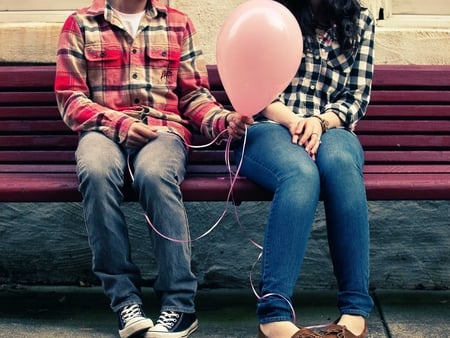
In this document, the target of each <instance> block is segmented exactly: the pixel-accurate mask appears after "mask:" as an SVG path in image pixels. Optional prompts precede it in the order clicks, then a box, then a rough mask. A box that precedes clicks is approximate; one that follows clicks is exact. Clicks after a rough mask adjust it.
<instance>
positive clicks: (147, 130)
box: [125, 122, 158, 148]
mask: <svg viewBox="0 0 450 338" xmlns="http://www.w3.org/2000/svg"><path fill="white" fill-rule="evenodd" d="M157 137H158V134H157V132H156V129H154V128H152V127H151V126H148V125H146V124H144V123H140V122H135V123H133V124H132V125H131V127H130V129H128V135H127V138H126V140H125V147H127V148H141V147H143V146H145V145H146V144H147V143H148V142H150V141H151V140H153V139H155V138H157Z"/></svg>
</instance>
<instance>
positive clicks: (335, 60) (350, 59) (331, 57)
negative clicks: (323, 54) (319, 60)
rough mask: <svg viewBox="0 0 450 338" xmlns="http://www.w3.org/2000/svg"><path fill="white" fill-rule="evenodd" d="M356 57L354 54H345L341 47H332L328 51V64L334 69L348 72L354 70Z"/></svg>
mask: <svg viewBox="0 0 450 338" xmlns="http://www.w3.org/2000/svg"><path fill="white" fill-rule="evenodd" d="M354 63H355V58H354V56H353V54H350V55H344V54H342V53H341V52H340V49H339V48H338V49H331V50H330V51H329V52H328V60H327V65H328V67H329V68H330V69H332V70H333V71H337V72H340V73H344V74H348V73H350V71H351V70H352V67H353V64H354Z"/></svg>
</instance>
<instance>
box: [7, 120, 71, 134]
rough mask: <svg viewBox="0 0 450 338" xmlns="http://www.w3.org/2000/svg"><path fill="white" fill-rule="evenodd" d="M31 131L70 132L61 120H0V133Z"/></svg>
mask: <svg viewBox="0 0 450 338" xmlns="http://www.w3.org/2000/svg"><path fill="white" fill-rule="evenodd" d="M1 132H3V133H6V132H9V133H17V132H18V133H21V132H27V133H33V132H49V133H54V134H57V133H61V132H64V133H70V134H73V131H72V130H70V129H69V128H68V127H67V125H66V124H65V123H64V122H63V121H62V120H32V121H28V120H21V121H20V120H15V121H1V120H0V133H1Z"/></svg>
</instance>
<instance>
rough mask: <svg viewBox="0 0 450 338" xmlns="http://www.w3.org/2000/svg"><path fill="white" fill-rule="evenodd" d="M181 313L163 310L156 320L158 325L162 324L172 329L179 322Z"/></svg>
mask: <svg viewBox="0 0 450 338" xmlns="http://www.w3.org/2000/svg"><path fill="white" fill-rule="evenodd" d="M178 318H180V315H179V314H178V313H176V312H173V311H163V312H161V315H160V316H159V318H158V321H157V322H156V325H158V324H159V325H161V326H163V327H165V328H167V329H168V330H170V329H171V328H172V327H173V326H174V325H175V324H176V322H177V320H178Z"/></svg>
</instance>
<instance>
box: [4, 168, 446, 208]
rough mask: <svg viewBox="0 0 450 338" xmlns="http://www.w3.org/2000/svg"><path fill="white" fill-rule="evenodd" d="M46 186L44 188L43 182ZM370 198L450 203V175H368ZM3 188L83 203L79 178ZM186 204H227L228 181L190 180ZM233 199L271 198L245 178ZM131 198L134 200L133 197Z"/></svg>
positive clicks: (43, 177) (25, 180)
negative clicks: (199, 202)
mask: <svg viewBox="0 0 450 338" xmlns="http://www.w3.org/2000/svg"><path fill="white" fill-rule="evenodd" d="M43 181H44V182H46V184H45V185H43V184H42V182H43ZM365 182H366V187H367V195H368V198H369V199H377V200H394V199H404V200H414V199H429V200H441V199H443V200H449V199H450V178H449V175H448V174H405V173H401V174H398V175H395V174H391V175H386V174H384V173H383V174H377V173H375V174H367V175H365ZM0 186H1V187H2V189H3V191H4V192H5V191H6V192H7V195H6V194H0V202H6V201H8V202H24V201H26V202H38V201H40V202H51V201H61V202H69V201H80V200H81V197H80V194H79V192H78V191H77V187H78V182H77V178H76V175H74V174H73V173H71V174H64V173H55V174H38V175H37V174H36V173H31V174H22V173H19V174H7V175H5V174H2V173H0ZM181 188H182V192H183V198H184V200H185V201H224V200H226V199H227V196H228V193H229V189H230V181H229V179H228V178H213V179H211V178H202V177H191V178H187V179H186V180H185V181H184V182H183V184H182V186H181ZM233 196H234V199H235V200H236V201H237V202H240V201H247V200H248V201H267V200H270V199H271V198H272V194H271V193H269V192H267V191H265V190H264V189H263V188H261V187H259V186H257V185H256V184H254V183H252V182H250V181H248V180H247V179H245V178H242V179H238V180H237V182H236V185H235V186H234V189H233ZM130 197H131V196H130Z"/></svg>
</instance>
